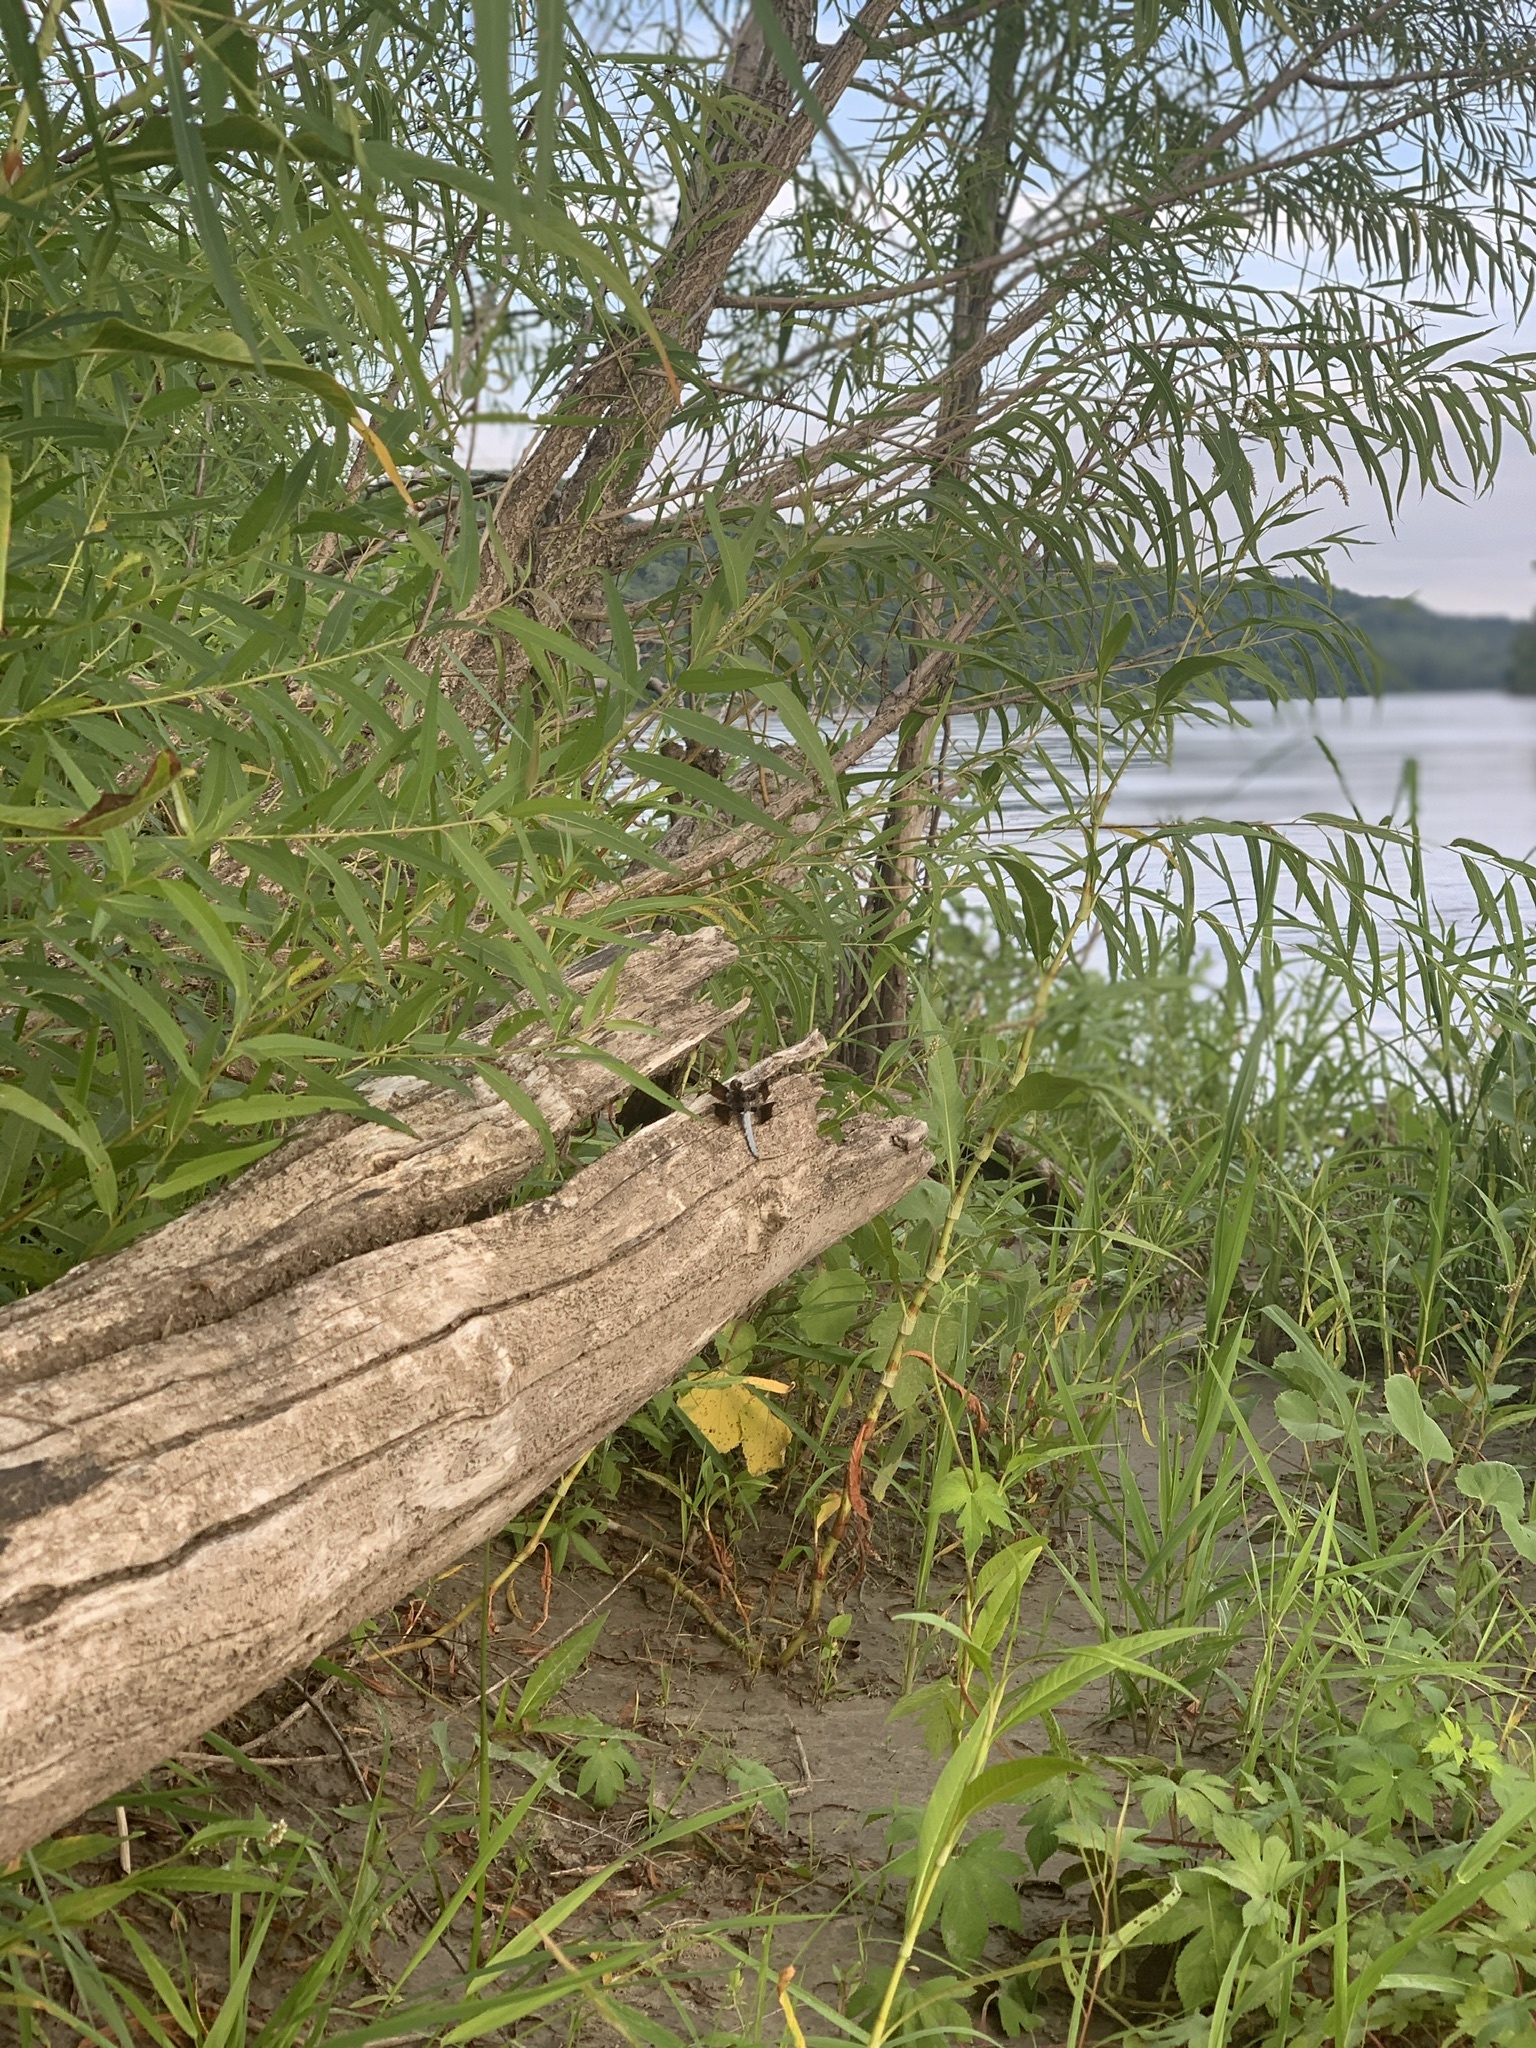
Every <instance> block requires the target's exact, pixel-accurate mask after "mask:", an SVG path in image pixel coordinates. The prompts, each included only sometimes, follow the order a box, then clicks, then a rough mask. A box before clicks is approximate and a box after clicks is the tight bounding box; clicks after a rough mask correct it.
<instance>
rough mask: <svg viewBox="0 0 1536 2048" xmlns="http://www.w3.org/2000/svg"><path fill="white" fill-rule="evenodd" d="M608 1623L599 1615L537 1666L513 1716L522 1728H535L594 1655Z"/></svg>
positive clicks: (521, 1694) (542, 1659)
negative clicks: (541, 1715)
mask: <svg viewBox="0 0 1536 2048" xmlns="http://www.w3.org/2000/svg"><path fill="white" fill-rule="evenodd" d="M607 1619H608V1617H607V1615H605V1614H600V1615H598V1617H597V1619H596V1620H595V1621H589V1622H588V1623H587V1624H586V1626H585V1627H584V1628H579V1629H577V1631H576V1633H575V1635H573V1636H568V1637H567V1638H566V1640H565V1641H564V1642H563V1643H558V1644H556V1646H555V1648H554V1649H553V1650H551V1651H550V1652H549V1654H548V1656H546V1657H542V1658H541V1659H540V1660H539V1662H538V1663H537V1664H536V1665H535V1666H534V1670H533V1675H532V1676H531V1677H530V1678H529V1680H528V1682H527V1684H526V1685H525V1686H524V1687H523V1689H522V1692H521V1693H520V1694H519V1695H518V1701H517V1706H516V1708H515V1710H514V1712H513V1716H512V1718H513V1720H514V1721H515V1722H516V1724H517V1726H518V1727H519V1728H527V1727H530V1726H532V1725H534V1724H535V1723H536V1722H537V1720H538V1718H539V1715H540V1714H541V1713H542V1712H543V1710H544V1708H545V1707H547V1706H548V1705H549V1703H550V1701H551V1700H553V1699H554V1697H555V1695H556V1694H557V1693H558V1692H560V1691H561V1690H562V1688H563V1687H565V1686H566V1685H568V1684H569V1683H570V1681H571V1680H572V1679H573V1678H574V1677H575V1676H576V1673H577V1672H578V1671H579V1670H580V1669H581V1667H582V1665H583V1664H585V1663H586V1661H587V1658H588V1657H589V1656H590V1655H591V1653H592V1646H593V1644H594V1643H595V1642H596V1641H597V1639H598V1637H599V1636H600V1635H601V1634H602V1632H603V1628H604V1625H605V1624H606V1622H607Z"/></svg>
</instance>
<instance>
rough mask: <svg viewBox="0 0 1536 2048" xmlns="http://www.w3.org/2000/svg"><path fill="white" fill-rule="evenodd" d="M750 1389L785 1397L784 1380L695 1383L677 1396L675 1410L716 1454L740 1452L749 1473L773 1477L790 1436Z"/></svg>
mask: <svg viewBox="0 0 1536 2048" xmlns="http://www.w3.org/2000/svg"><path fill="white" fill-rule="evenodd" d="M754 1387H762V1388H763V1389H764V1390H765V1391H766V1392H768V1393H770V1394H787V1393H788V1392H789V1388H788V1386H787V1385H786V1383H785V1382H784V1381H783V1380H761V1379H754V1378H742V1379H739V1380H727V1381H725V1382H723V1383H721V1382H718V1381H716V1382H713V1383H711V1382H708V1381H705V1382H695V1383H694V1385H693V1386H691V1387H690V1388H689V1389H688V1391H687V1393H685V1394H680V1395H679V1396H678V1401H677V1405H678V1407H679V1408H681V1409H682V1411H683V1413H684V1414H685V1415H686V1416H687V1417H688V1420H689V1421H690V1422H691V1423H692V1424H693V1426H694V1428H695V1429H697V1430H698V1431H699V1433H700V1434H701V1435H702V1436H704V1437H706V1438H707V1439H708V1441H709V1442H710V1443H712V1444H713V1445H714V1447H715V1449H716V1450H717V1451H735V1450H739V1451H740V1452H741V1454H742V1456H743V1457H744V1458H745V1459H746V1461H747V1470H748V1471H749V1472H753V1473H763V1472H774V1471H776V1470H777V1469H778V1467H779V1466H780V1465H782V1464H783V1462H784V1453H785V1452H786V1451H787V1450H788V1449H789V1443H790V1437H791V1434H792V1432H791V1430H790V1427H789V1425H788V1423H785V1422H780V1420H779V1418H778V1416H777V1415H775V1414H774V1412H773V1410H772V1409H771V1408H770V1407H769V1406H768V1403H767V1402H766V1401H764V1400H763V1399H762V1398H761V1396H760V1395H758V1394H756V1393H754V1392H753V1391H752V1390H753V1388H754Z"/></svg>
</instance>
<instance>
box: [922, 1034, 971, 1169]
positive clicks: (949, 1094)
mask: <svg viewBox="0 0 1536 2048" xmlns="http://www.w3.org/2000/svg"><path fill="white" fill-rule="evenodd" d="M923 1116H924V1121H925V1122H926V1123H927V1125H928V1138H929V1142H930V1143H931V1144H932V1146H933V1149H934V1151H935V1152H936V1153H937V1154H938V1156H939V1160H940V1162H941V1163H942V1165H943V1166H944V1167H945V1168H946V1169H947V1171H948V1173H949V1177H950V1179H951V1180H953V1179H954V1178H955V1176H956V1174H957V1173H958V1172H959V1165H960V1155H961V1151H962V1148H963V1145H964V1140H965V1103H964V1100H963V1099H962V1097H961V1094H960V1076H959V1074H958V1072H957V1070H956V1067H955V1056H954V1053H953V1052H952V1051H951V1050H950V1047H949V1044H948V1041H947V1040H945V1039H942V1038H941V1039H939V1040H938V1041H937V1042H936V1044H935V1045H934V1048H933V1050H932V1052H931V1053H929V1055H928V1099H927V1102H926V1104H925V1106H924V1111H923Z"/></svg>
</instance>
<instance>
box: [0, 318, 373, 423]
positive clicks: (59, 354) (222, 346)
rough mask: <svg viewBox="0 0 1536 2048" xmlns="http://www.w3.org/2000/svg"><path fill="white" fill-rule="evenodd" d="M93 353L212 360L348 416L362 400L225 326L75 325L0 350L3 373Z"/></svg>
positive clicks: (326, 376)
mask: <svg viewBox="0 0 1536 2048" xmlns="http://www.w3.org/2000/svg"><path fill="white" fill-rule="evenodd" d="M93 355H100V356H114V355H130V356H160V357H164V358H166V359H167V360H168V361H171V362H189V363H206V364H207V365H208V366H209V368H210V369H220V370H231V371H240V370H246V371H250V372H252V373H253V374H255V375H259V376H262V377H271V378H272V379H274V380H275V381H276V382H277V383H280V384H293V385H296V386H297V387H298V389H299V390H301V391H307V392H309V393H310V394H311V396H313V397H315V398H322V399H324V400H325V402H326V404H327V405H330V406H332V407H333V408H334V409H335V410H336V411H337V412H339V413H342V414H343V415H345V416H346V417H347V418H351V417H352V416H353V415H354V414H355V413H356V411H357V401H356V399H355V398H353V397H352V395H351V393H350V392H348V391H347V389H346V387H345V386H344V385H342V384H338V383H337V381H336V379H335V378H334V377H333V376H331V375H330V374H329V373H328V372H327V371H325V370H318V369H316V368H315V367H314V365H313V364H311V363H295V362H291V361H289V360H288V358H287V357H285V356H271V355H269V356H266V357H263V358H258V357H257V356H256V355H255V354H254V353H253V352H252V350H251V347H250V345H249V343H248V342H247V341H246V340H245V338H244V337H243V336H242V335H239V334H230V333H227V332H224V331H223V330H219V329H214V330H210V331H209V332H207V333H191V332H187V331H184V330H181V329H177V328H166V329H156V328H149V327H138V326H135V325H134V324H133V323H132V322H131V321H127V320H119V319H116V318H113V319H108V320H97V321H94V322H92V323H91V324H90V325H89V326H84V327H73V328H71V329H70V330H69V332H68V333H67V334H65V335H62V336H60V338H59V339H58V340H56V341H46V342H45V341H31V340H29V341H26V342H23V343H20V344H12V345H11V346H9V347H6V348H0V376H15V375H19V374H21V373H22V372H24V371H28V370H47V369H52V368H53V367H54V366H55V365H56V364H58V363H64V362H70V361H74V360H75V359H77V358H79V357H81V356H93Z"/></svg>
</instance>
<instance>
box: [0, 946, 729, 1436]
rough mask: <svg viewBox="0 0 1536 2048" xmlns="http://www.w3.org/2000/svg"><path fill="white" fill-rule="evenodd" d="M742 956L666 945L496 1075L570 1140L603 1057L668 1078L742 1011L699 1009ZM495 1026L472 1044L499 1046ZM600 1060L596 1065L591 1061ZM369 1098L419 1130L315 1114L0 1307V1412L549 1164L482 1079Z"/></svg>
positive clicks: (401, 1087) (520, 1044) (524, 1040)
mask: <svg viewBox="0 0 1536 2048" xmlns="http://www.w3.org/2000/svg"><path fill="white" fill-rule="evenodd" d="M735 958H736V948H735V947H734V946H733V945H732V944H731V942H730V940H729V939H727V938H726V936H725V934H724V933H723V932H721V931H717V930H715V929H714V928H713V927H706V928H705V929H704V930H702V931H697V932H692V933H690V934H688V935H687V936H686V937H677V936H674V935H672V934H670V933H668V934H666V935H664V936H662V937H660V938H657V939H654V940H653V941H651V943H650V944H649V945H646V946H644V947H642V948H641V949H640V950H638V951H637V952H635V953H632V954H631V955H630V956H629V958H628V959H627V960H626V961H625V962H624V963H623V965H622V966H621V967H620V969H619V973H618V975H617V978H616V980H615V983H614V986H613V988H612V991H611V996H610V999H609V1001H608V1002H607V1003H606V1004H605V1006H604V1011H603V1015H602V1016H601V1017H599V1018H597V1019H594V1020H593V1022H592V1024H591V1025H590V1027H589V1028H588V1029H587V1030H586V1031H585V1032H584V1033H582V1034H581V1036H580V1038H579V1040H578V1041H577V1042H575V1043H573V1044H568V1045H562V1046H560V1047H558V1048H557V1047H554V1046H552V1045H551V1043H550V1036H549V1033H548V1031H547V1030H545V1029H544V1028H543V1027H542V1026H541V1027H539V1028H538V1029H536V1030H532V1031H527V1032H523V1033H520V1034H519V1035H518V1036H517V1037H516V1038H515V1039H514V1040H512V1042H511V1043H510V1044H508V1045H507V1046H506V1047H505V1048H504V1049H503V1050H502V1051H501V1052H500V1053H499V1054H498V1055H497V1057H496V1061H495V1064H496V1065H497V1067H499V1068H500V1069H501V1071H502V1072H503V1073H505V1074H506V1075H507V1076H508V1077H509V1078H510V1079H511V1080H513V1081H515V1082H516V1083H517V1084H518V1086H519V1087H520V1088H521V1089H522V1090H523V1092H524V1093H525V1094H526V1095H528V1096H529V1097H530V1098H531V1099H532V1101H533V1102H534V1103H535V1104H536V1105H537V1107H538V1109H539V1111H540V1113H541V1114H542V1115H543V1117H544V1120H545V1122H546V1124H547V1125H548V1127H549V1131H550V1134H551V1136H552V1137H553V1138H554V1139H555V1140H556V1141H557V1142H558V1141H559V1140H560V1139H561V1138H564V1137H568V1136H569V1135H570V1133H571V1132H572V1131H574V1130H576V1129H578V1128H579V1127H580V1126H581V1125H582V1124H584V1123H586V1122H587V1121H588V1120H589V1119H590V1118H592V1117H594V1116H597V1115H598V1114H599V1113H600V1112H601V1111H602V1110H604V1109H605V1108H607V1106H608V1105H609V1104H610V1103H611V1102H613V1101H615V1100H616V1099H617V1097H619V1096H620V1095H622V1094H624V1093H625V1092H626V1091H627V1089H628V1087H629V1082H628V1081H627V1080H626V1079H625V1078H624V1077H623V1075H622V1074H620V1073H616V1072H615V1071H614V1070H613V1068H612V1067H611V1066H608V1065H605V1064H604V1063H603V1061H604V1059H609V1060H620V1061H623V1062H624V1063H625V1064H627V1065H628V1066H630V1067H632V1068H633V1069H634V1070H635V1071H636V1072H638V1073H641V1074H644V1075H645V1076H646V1077H647V1078H650V1077H651V1076H653V1075H657V1074H664V1073H666V1072H667V1071H668V1070H669V1069H670V1068H672V1067H675V1066H676V1065H677V1064H678V1062H679V1061H680V1060H681V1059H683V1058H684V1057H685V1056H686V1055H687V1054H688V1053H690V1052H693V1051H695V1050H696V1049H697V1048H698V1047H699V1046H700V1045H702V1044H703V1043H704V1042H705V1040H706V1039H708V1038H711V1037H713V1036H714V1035H715V1034H716V1033H717V1032H718V1031H719V1030H720V1029H721V1028H722V1027H723V1026H724V1025H725V1024H727V1023H728V1022H729V1021H730V1019H731V1018H732V1017H734V1016H736V1015H738V1014H739V1008H738V1010H732V1011H729V1012H722V1011H720V1010H719V1009H717V1008H716V1007H715V1006H714V1005H713V1004H711V1003H704V1002H699V1001H698V1000H696V998H697V996H698V993H699V990H700V989H702V988H703V986H704V984H705V983H706V982H707V981H708V980H709V979H710V978H711V977H712V976H713V975H716V974H718V973H719V972H720V971H721V969H722V968H725V967H729V966H730V964H731V962H732V961H733V960H734V959H735ZM613 964H614V963H613V962H612V961H609V960H606V959H600V958H594V959H593V960H591V961H588V962H587V963H586V964H585V966H584V967H582V968H580V969H578V970H577V971H576V972H575V973H573V974H572V976H571V977H570V986H571V987H572V989H573V990H574V991H576V992H577V993H581V992H583V991H596V990H597V989H598V987H599V985H600V984H601V983H602V982H603V981H604V980H605V979H606V978H607V976H608V974H609V970H610V968H611V967H612V965H613ZM739 1007H744V1005H743V1006H739ZM496 1023H497V1018H495V1017H492V1018H489V1019H488V1020H487V1021H486V1022H485V1023H484V1024H482V1025H481V1026H479V1028H478V1030H477V1032H476V1033H474V1034H472V1035H473V1036H476V1037H478V1038H479V1039H480V1041H481V1043H482V1044H486V1045H489V1043H490V1042H491V1038H492V1036H493V1033H494V1030H495V1026H496ZM594 1052H595V1053H597V1054H598V1055H599V1056H600V1057H599V1058H598V1059H593V1058H590V1057H586V1056H584V1055H589V1054H591V1053H594ZM363 1093H365V1094H366V1095H368V1096H369V1098H370V1100H372V1101H373V1102H374V1103H375V1104H376V1105H377V1106H378V1107H379V1108H382V1109H387V1110H388V1112H389V1113H390V1115H391V1116H394V1117H396V1118H398V1119H399V1120H400V1122H401V1123H402V1124H404V1125H406V1126H407V1128H406V1129H405V1130H400V1131H397V1130H392V1129H391V1128H390V1127H389V1126H388V1125H385V1124H373V1123H359V1122H357V1121H355V1120H354V1119H353V1118H351V1117H344V1116H326V1117H322V1118H319V1119H317V1120H316V1126H315V1128H313V1129H312V1130H310V1131H307V1132H306V1133H305V1134H304V1135H303V1136H302V1137H299V1138H296V1139H293V1140H291V1141H290V1142H289V1143H288V1144H286V1145H284V1146H283V1147H282V1148H281V1149H280V1150H279V1151H277V1152H274V1153H273V1154H272V1155H271V1156H270V1157H269V1158H267V1159H264V1160H263V1161H262V1162H261V1164H260V1165H259V1166H256V1167H254V1168H252V1170H251V1171H250V1172H249V1173H245V1174H242V1175H241V1177H240V1178H239V1179H238V1180H237V1181H234V1182H233V1183H232V1184H231V1185H230V1186H229V1187H228V1188H226V1189H225V1190H224V1191H223V1192H222V1193H221V1194H218V1195H215V1196H214V1197H213V1198H212V1199H211V1200H210V1201H206V1202H200V1203H199V1204H198V1205H197V1206H196V1208H193V1209H189V1210H187V1211H186V1213H185V1214H184V1215H182V1216H179V1217H177V1218H176V1219H175V1221H174V1222H171V1223H168V1224H166V1225H165V1227H164V1229H162V1230H159V1231H156V1232H155V1234H154V1235H153V1236H152V1237H147V1238H143V1239H141V1240H140V1241H139V1242H138V1243H137V1244H133V1245H130V1246H129V1247H128V1248H127V1249H126V1250H125V1251H121V1252H118V1253H116V1254H115V1255H114V1256H113V1257H111V1258H109V1259H101V1260H95V1261H92V1262H90V1263H88V1264H86V1265H83V1266H77V1267H76V1268H75V1269H74V1271H73V1272H71V1273H68V1274H66V1275H65V1276H64V1278H63V1279H62V1280H59V1281H56V1282H55V1283H54V1285H53V1286H52V1287H47V1288H44V1289H43V1290H42V1291H41V1292H40V1293H38V1294H32V1295H27V1296H25V1297H24V1298H23V1299H22V1300H21V1301H18V1302H14V1303H12V1304H10V1305H9V1306H8V1307H6V1308H5V1309H3V1310H0V1401H3V1399H4V1394H5V1390H6V1388H7V1386H8V1384H10V1383H11V1382H12V1381H14V1380H15V1379H16V1378H17V1377H18V1376H20V1377H22V1378H30V1377H33V1376H41V1375H45V1374H47V1373H50V1372H64V1371H67V1370H69V1369H70V1368H71V1367H74V1366H80V1365H86V1364H89V1363H90V1362H91V1361H92V1360H93V1359H97V1358H103V1357H106V1356H107V1355H108V1354H109V1353H111V1352H113V1351H119V1350H122V1349H123V1348H124V1347H125V1346H126V1345H129V1344H143V1343H147V1342H150V1341H152V1340H154V1339H156V1338H161V1337H171V1336H175V1335H176V1334H177V1333H178V1332H180V1331H183V1330H193V1329H197V1328H199V1327H201V1326H202V1325H204V1324H207V1323H214V1322H218V1321H219V1320H220V1319H221V1318H223V1317H225V1316H229V1315H233V1314H235V1313H236V1312H237V1311H238V1310H240V1309H244V1308H250V1307H252V1306H254V1304H255V1303H257V1302H259V1301H265V1300H266V1299H267V1298H268V1296H270V1295H273V1294H276V1293H279V1292H280V1291H281V1290H282V1289H283V1288H285V1287H292V1286H293V1285H295V1284H296V1283H297V1282H298V1281H300V1280H303V1279H307V1278H308V1276H309V1275H310V1274H312V1273H320V1272H323V1271H324V1270H325V1269H326V1268H327V1267H328V1266H334V1265H337V1264H339V1263H340V1262H341V1261H342V1260H343V1259H348V1258H353V1257H355V1256H356V1255H357V1254H358V1253H360V1252H366V1251H373V1250H375V1249H377V1248H378V1247H379V1246H382V1245H387V1244H399V1243H401V1242H403V1241H404V1240H405V1239H407V1238H412V1237H420V1236H421V1235H423V1234H424V1233H425V1232H427V1231H432V1230H443V1229H446V1228H448V1227H449V1226H450V1225H452V1224H455V1223H466V1222H468V1221H469V1220H470V1218H471V1217H474V1216H480V1215H483V1214H484V1213H485V1212H486V1210H488V1209H490V1208H491V1207H492V1206H493V1205H494V1204H495V1203H497V1202H501V1201H505V1200H506V1198H507V1196H508V1195H510V1194H511V1192H512V1190H513V1189H514V1188H515V1187H516V1186H517V1184H518V1182H519V1181H521V1180H523V1179H525V1178H526V1177H527V1175H528V1174H529V1173H531V1172H532V1170H533V1169H534V1167H535V1166H537V1165H538V1163H539V1161H540V1159H541V1158H542V1157H543V1152H544V1148H543V1145H542V1143H541V1141H540V1138H539V1135H538V1133H537V1132H536V1131H535V1130H534V1129H533V1128H532V1126H531V1125H529V1124H528V1123H527V1122H525V1121H524V1119H523V1118H522V1117H521V1116H519V1115H518V1113H517V1112H516V1111H515V1110H514V1109H511V1108H509V1106H508V1105H507V1103H506V1102H504V1101H503V1099H502V1098H501V1096H499V1095H498V1094H497V1093H496V1092H495V1090H494V1089H492V1088H491V1087H490V1085H489V1084H488V1083H487V1082H486V1081H484V1080H482V1079H480V1078H479V1077H478V1076H477V1075H476V1076H472V1077H471V1078H469V1079H468V1081H467V1085H466V1090H465V1093H464V1094H462V1095H458V1094H454V1093H453V1092H452V1091H450V1090H448V1089H444V1088H435V1087H433V1086H431V1085H430V1084H429V1083H427V1082H425V1081H412V1080H398V1081H397V1080H391V1081H383V1082H378V1083H374V1084H371V1085H365V1087H364V1090H363ZM0 1426H3V1424H0ZM3 1449H4V1439H3V1437H0V1453H3Z"/></svg>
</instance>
